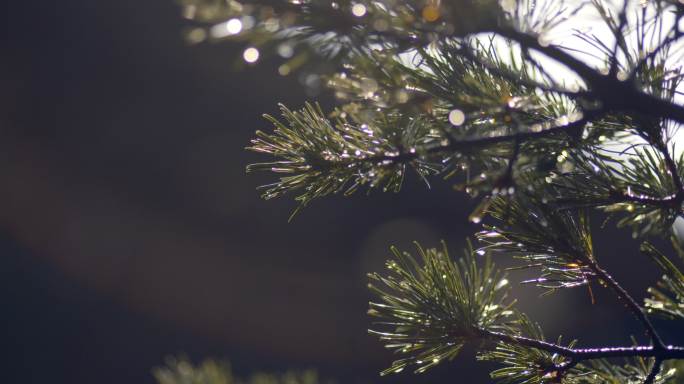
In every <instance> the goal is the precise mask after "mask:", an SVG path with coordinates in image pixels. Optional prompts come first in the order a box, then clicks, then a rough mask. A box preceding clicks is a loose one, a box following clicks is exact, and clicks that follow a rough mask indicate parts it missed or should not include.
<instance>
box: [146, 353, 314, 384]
mask: <svg viewBox="0 0 684 384" xmlns="http://www.w3.org/2000/svg"><path fill="white" fill-rule="evenodd" d="M152 373H153V374H154V377H155V378H156V379H157V382H158V383H159V384H319V383H320V382H321V381H320V380H319V379H318V374H317V373H316V371H312V370H308V371H303V372H286V373H282V374H272V373H254V374H252V375H251V376H249V377H248V378H244V379H243V378H239V377H236V376H235V375H234V374H233V371H232V369H231V367H230V364H229V363H228V362H225V361H224V362H220V361H216V360H211V359H210V360H205V361H203V362H202V363H200V364H197V365H195V364H193V363H192V362H191V361H190V360H188V359H187V358H184V357H169V358H167V359H166V366H162V367H157V368H155V369H154V370H153V372H152Z"/></svg>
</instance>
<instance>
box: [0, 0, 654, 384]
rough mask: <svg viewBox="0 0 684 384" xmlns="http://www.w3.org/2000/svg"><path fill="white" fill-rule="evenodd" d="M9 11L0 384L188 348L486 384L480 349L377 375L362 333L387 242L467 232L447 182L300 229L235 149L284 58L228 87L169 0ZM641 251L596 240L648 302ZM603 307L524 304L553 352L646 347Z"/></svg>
mask: <svg viewBox="0 0 684 384" xmlns="http://www.w3.org/2000/svg"><path fill="white" fill-rule="evenodd" d="M3 7H4V8H5V10H4V11H3V14H4V20H5V21H4V22H3V24H4V26H3V29H4V31H3V34H4V35H5V38H3V39H2V40H3V42H2V47H3V48H2V54H1V56H0V129H1V136H0V158H1V160H0V177H1V180H2V184H1V187H0V253H1V254H0V303H2V312H1V313H2V319H3V323H4V325H3V328H2V333H1V334H0V335H1V336H0V337H1V338H2V339H0V345H2V350H3V356H2V358H1V360H0V361H1V362H2V369H1V370H0V372H1V373H0V375H3V376H4V377H3V378H1V379H0V381H1V382H3V383H5V382H6V383H38V382H41V383H46V382H47V383H101V384H105V383H129V384H133V383H151V382H152V381H153V380H152V376H151V375H150V369H151V368H152V367H154V366H157V365H160V364H162V363H163V359H164V357H165V356H167V355H170V354H176V353H180V352H182V353H185V354H187V355H189V356H190V357H191V358H192V359H193V360H194V361H199V360H201V359H203V358H205V357H209V356H213V357H218V358H227V359H230V360H231V361H232V362H233V365H234V367H235V370H236V371H238V372H239V373H243V374H246V373H248V372H251V371H254V370H284V369H287V368H294V369H302V368H307V367H317V368H318V369H319V370H320V371H321V375H323V376H324V377H327V378H337V379H338V381H340V382H347V381H349V382H368V381H373V382H386V383H390V382H428V381H430V382H447V381H448V382H463V383H482V382H487V374H486V370H483V368H488V367H483V365H482V364H476V363H475V362H474V361H473V359H472V351H465V352H464V356H463V357H462V358H461V359H458V360H457V361H456V362H454V363H450V364H443V365H442V366H440V367H438V368H436V369H435V370H434V371H433V372H432V373H430V374H428V375H423V376H419V377H415V376H413V375H411V374H403V375H399V376H393V377H390V378H382V379H380V378H379V377H378V376H377V372H378V371H379V370H380V369H382V368H384V367H386V366H387V365H388V364H389V363H390V362H391V359H392V356H391V354H390V353H389V352H387V351H385V350H384V349H383V348H382V347H381V344H380V343H378V342H377V341H376V340H374V338H372V337H371V336H369V335H367V333H366V329H367V327H368V319H367V318H366V314H365V311H366V308H367V301H368V299H369V296H368V294H367V292H366V289H365V284H366V280H365V277H364V276H365V273H366V272H368V271H373V270H378V269H380V268H381V266H382V263H383V260H384V259H385V258H386V257H387V255H388V251H387V247H388V246H389V245H390V244H397V245H399V246H402V247H404V248H406V247H410V240H414V239H415V240H419V241H421V242H422V243H423V244H425V245H427V246H431V245H436V244H437V242H438V241H439V239H445V240H447V241H448V242H449V244H450V245H451V248H452V250H453V252H454V253H457V252H459V251H458V248H459V247H460V246H461V244H462V241H463V239H464V238H465V237H466V236H467V235H468V234H470V233H472V232H474V231H475V230H476V229H477V227H475V226H474V225H471V224H468V223H467V219H466V218H467V215H468V212H469V209H471V208H472V204H471V203H470V202H469V201H468V200H467V199H466V198H465V197H464V196H463V195H461V194H458V193H456V192H454V191H453V190H452V188H451V183H449V182H448V181H447V182H443V181H441V180H440V179H435V180H434V182H433V187H432V189H430V190H428V189H426V188H425V187H424V186H423V185H421V184H420V183H419V182H418V181H417V180H415V179H411V180H409V181H408V183H407V186H406V188H405V189H404V191H402V193H400V194H397V195H393V194H381V193H373V194H371V195H370V196H364V195H363V194H358V195H357V196H354V197H352V198H347V199H345V198H341V197H333V198H328V199H324V200H321V201H318V202H315V203H314V204H312V206H310V207H309V208H308V209H305V210H304V211H303V212H302V213H301V214H300V215H299V216H297V217H296V218H295V219H294V221H293V222H291V223H289V224H288V223H287V219H288V216H289V213H290V212H291V210H292V209H293V208H294V207H295V205H294V203H293V202H292V201H291V200H290V199H280V200H277V201H269V202H264V201H262V200H260V199H259V197H258V193H257V192H256V191H254V188H255V187H256V186H257V185H260V184H263V183H265V182H267V181H270V180H271V179H272V177H271V175H255V176H246V175H245V173H244V166H245V165H246V164H248V163H250V162H254V161H258V160H261V159H263V157H260V156H257V155H254V154H251V153H248V152H246V151H244V150H243V148H244V147H245V146H246V145H247V144H248V143H249V139H250V138H251V136H252V134H253V132H254V130H256V129H268V128H269V127H268V124H267V123H266V122H265V121H264V120H263V119H262V118H261V117H260V116H261V114H262V113H264V112H268V113H276V112H277V109H276V104H277V103H278V102H284V103H286V104H288V105H290V106H292V107H298V106H300V105H301V104H302V103H303V101H304V100H305V99H306V97H305V95H304V90H303V88H302V87H301V86H300V85H299V83H298V82H297V79H296V78H294V77H280V76H278V75H277V73H276V68H277V65H278V63H276V62H271V61H268V60H267V61H265V62H261V63H260V64H259V65H258V66H256V67H251V68H248V69H246V70H244V71H241V72H236V71H234V70H233V68H234V66H233V64H234V63H235V61H236V59H237V58H239V55H240V48H239V47H237V46H233V45H230V44H204V45H199V46H189V45H187V44H186V43H185V42H184V40H183V38H182V33H181V31H182V30H183V28H184V26H185V25H184V22H183V20H182V19H181V17H180V16H179V14H180V11H179V9H178V7H177V6H176V5H175V4H174V3H173V1H171V0H168V1H166V0H145V1H139V0H138V1H134V0H118V1H104V0H102V1H93V0H88V1H86V0H65V1H59V2H30V1H15V2H7V3H6V4H5V5H3ZM321 100H322V102H323V103H324V104H326V105H329V104H330V100H329V99H327V98H326V97H325V95H323V96H322V97H321ZM596 227H598V225H597V226H596ZM597 231H598V229H597ZM634 246H635V243H634V242H633V241H631V240H630V239H629V234H628V233H626V232H624V231H616V230H613V229H611V227H610V226H608V227H607V229H606V230H603V232H601V234H600V235H599V236H598V240H597V248H598V253H599V255H600V256H601V257H602V258H603V259H604V260H605V264H606V266H607V267H608V268H613V270H614V271H615V274H616V276H617V277H618V278H619V279H621V280H623V281H625V282H626V285H627V286H628V287H629V288H631V289H634V290H635V293H636V295H637V296H641V295H642V294H643V289H644V288H645V287H646V286H647V285H648V284H649V282H651V281H652V280H653V279H654V278H655V277H656V276H657V272H656V271H655V269H654V268H653V267H652V266H650V265H648V264H646V263H645V261H644V260H642V258H641V257H640V256H638V255H637V254H636V252H635V251H634V249H635V247H634ZM643 266H647V267H646V268H644V267H643ZM636 270H639V273H634V272H635V271H636ZM642 271H643V272H642ZM515 278H516V279H517V278H518V277H517V276H516V277H515ZM596 291H597V298H598V303H599V305H593V306H592V305H590V304H589V303H588V301H589V300H588V295H587V292H586V290H584V289H581V290H577V291H573V292H562V293H559V294H558V295H555V296H551V297H546V298H542V299H539V298H538V297H537V295H538V294H539V293H540V292H539V291H538V290H536V289H534V288H516V295H518V296H520V297H521V305H522V307H523V308H527V309H528V310H530V311H531V313H532V316H533V317H534V318H535V319H537V320H539V321H541V322H542V323H543V324H544V325H545V326H546V331H547V333H548V335H549V336H551V337H555V336H556V335H557V334H559V333H563V334H566V335H568V336H569V337H575V336H577V337H582V338H583V340H584V345H599V344H601V343H609V344H628V343H629V340H628V338H627V335H629V334H630V333H636V334H638V335H640V333H639V328H638V327H637V326H636V325H635V322H634V321H633V320H632V319H631V318H630V317H629V316H628V315H625V312H624V311H622V308H621V306H620V305H619V304H617V303H616V301H615V300H614V298H613V297H612V296H610V294H608V293H606V292H603V291H601V290H600V289H598V288H597V289H596Z"/></svg>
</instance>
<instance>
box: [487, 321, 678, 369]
mask: <svg viewBox="0 0 684 384" xmlns="http://www.w3.org/2000/svg"><path fill="white" fill-rule="evenodd" d="M477 331H478V335H479V336H480V337H482V338H483V339H488V340H494V341H503V342H506V343H511V344H517V345H523V346H526V347H530V348H535V349H539V350H543V351H547V352H551V353H557V354H559V355H562V356H565V357H568V358H570V359H572V360H573V361H574V362H580V361H583V360H595V359H604V358H614V357H655V358H656V359H659V360H660V361H664V360H674V359H683V358H684V347H680V346H671V345H669V346H664V347H663V349H658V348H655V347H653V346H633V347H602V348H568V347H563V346H561V345H558V344H554V343H549V342H547V341H543V340H537V339H530V338H528V337H524V336H518V335H509V334H506V333H501V332H495V331H490V330H486V329H478V330H477Z"/></svg>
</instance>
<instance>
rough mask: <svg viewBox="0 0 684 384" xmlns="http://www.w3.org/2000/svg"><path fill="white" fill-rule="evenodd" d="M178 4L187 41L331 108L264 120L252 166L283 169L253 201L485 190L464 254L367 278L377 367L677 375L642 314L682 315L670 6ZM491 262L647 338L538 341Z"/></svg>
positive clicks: (627, 378) (522, 375) (528, 1)
mask: <svg viewBox="0 0 684 384" xmlns="http://www.w3.org/2000/svg"><path fill="white" fill-rule="evenodd" d="M181 2H182V4H183V9H184V15H185V16H186V17H187V18H188V19H190V20H191V27H190V29H189V30H188V39H189V40H191V41H194V42H199V41H203V40H210V41H222V40H232V41H235V42H237V43H238V44H242V45H243V46H244V48H245V51H244V55H243V58H244V61H246V62H247V64H248V65H251V64H254V63H255V62H257V61H258V60H266V61H268V62H269V63H272V62H277V63H278V65H279V66H278V72H279V73H280V74H281V75H283V76H290V75H297V76H299V77H300V79H301V80H302V83H303V84H304V86H305V87H307V89H308V90H309V91H310V92H311V94H315V93H316V92H318V91H320V89H318V88H319V85H320V84H323V85H324V86H325V87H326V89H327V90H329V91H330V95H332V96H334V97H335V100H336V103H335V106H334V107H333V108H331V109H329V110H326V111H323V109H322V108H321V107H319V106H318V104H317V103H315V102H308V103H305V104H304V107H303V108H301V109H297V108H292V109H291V108H288V107H284V106H282V107H281V115H282V116H281V117H272V116H267V119H268V121H269V122H270V124H272V125H273V130H270V131H259V132H257V134H256V137H255V139H254V140H253V141H252V144H251V146H250V147H249V148H248V149H250V150H252V151H256V152H259V153H262V154H265V155H266V156H267V157H268V159H267V160H264V162H263V163H259V164H254V165H251V166H249V167H248V171H267V172H272V173H275V174H277V175H278V176H279V179H277V180H276V181H275V182H274V183H273V184H271V185H267V186H264V187H263V188H264V192H263V197H264V198H267V199H270V198H275V197H281V196H284V195H294V196H295V200H296V202H297V203H298V207H297V208H296V210H295V212H298V211H299V210H300V209H301V208H303V207H305V206H307V205H309V204H311V203H312V201H314V200H315V199H317V198H321V197H324V196H327V195H330V194H335V193H344V194H347V195H348V194H351V193H353V192H354V191H357V190H359V189H365V190H374V189H381V190H384V191H392V192H398V191H399V190H400V189H401V186H402V184H403V182H404V179H405V176H406V175H407V173H408V172H415V173H416V174H417V175H418V176H419V178H420V179H423V180H424V181H426V182H428V181H430V182H432V179H436V178H435V177H434V176H435V175H437V176H439V177H441V178H451V179H450V181H449V182H450V183H455V184H456V185H457V186H458V189H460V190H463V191H464V192H466V194H467V195H469V196H471V197H474V198H477V199H478V204H477V208H476V209H475V210H474V211H473V212H472V214H471V215H470V220H471V221H472V222H474V223H482V225H483V228H482V230H481V231H480V232H478V233H477V235H476V237H477V240H478V244H477V245H476V246H475V250H473V249H470V248H468V249H466V250H465V255H464V256H463V257H462V258H458V259H455V258H452V257H450V256H449V254H448V253H447V251H446V248H445V247H442V248H441V249H423V248H421V247H418V250H417V253H418V257H414V256H412V255H410V254H408V253H404V252H399V251H397V250H393V253H394V259H393V260H391V261H389V262H388V268H389V274H388V275H387V276H384V275H381V274H377V273H373V274H370V275H369V276H370V280H371V285H370V286H371V290H372V291H373V293H374V294H375V296H376V299H375V300H374V301H373V302H372V303H371V304H370V310H369V313H370V314H371V315H372V316H373V317H374V318H375V319H377V320H378V322H377V323H375V325H374V328H373V331H371V333H373V334H375V335H377V336H378V337H379V338H380V339H381V340H382V341H383V342H385V344H386V346H387V347H388V348H390V349H392V350H394V351H395V352H396V353H397V355H399V356H398V358H397V359H396V360H395V361H394V363H393V364H392V365H391V366H390V367H389V368H388V369H386V370H385V371H383V373H397V372H400V371H402V370H404V369H405V368H408V367H410V369H411V370H414V371H416V372H423V371H425V370H427V369H429V368H431V367H433V366H435V365H437V364H441V363H443V362H445V361H449V360H451V359H453V358H454V357H456V356H457V355H458V354H459V352H460V350H461V349H462V347H463V345H465V344H471V345H473V346H475V347H476V348H478V350H479V351H480V352H479V354H478V359H480V360H486V361H490V362H496V363H499V364H500V367H499V368H497V369H496V370H494V371H493V372H492V374H491V376H492V378H493V379H494V380H496V381H500V382H503V383H586V384H599V383H645V384H651V383H676V382H680V383H681V382H684V381H682V378H681V369H679V370H678V368H679V366H681V361H682V359H684V347H682V346H676V345H670V344H669V343H670V342H676V341H670V340H668V341H665V340H663V339H662V337H661V336H660V334H659V332H658V330H657V329H656V327H655V326H654V324H653V323H652V322H651V316H653V315H659V316H661V317H664V318H666V319H667V320H668V321H672V322H681V321H683V320H684V319H683V317H684V274H683V273H682V270H681V268H682V263H683V262H684V259H683V258H682V257H681V255H682V252H681V249H680V248H679V246H678V244H679V240H678V241H673V247H672V248H671V249H668V250H663V251H659V250H656V248H655V247H654V246H653V245H651V244H650V243H648V241H650V240H653V239H652V238H656V239H657V238H668V237H671V234H672V226H673V223H674V222H675V220H676V219H677V218H678V217H680V216H682V214H683V208H682V204H683V203H684V182H683V180H684V156H683V155H682V152H681V151H679V150H678V148H677V147H678V145H676V138H677V135H678V131H679V128H680V127H681V125H682V124H683V123H684V106H683V105H682V104H681V102H682V97H684V93H683V92H684V89H683V87H682V78H683V76H684V72H683V71H682V65H681V63H682V62H684V60H682V59H683V58H684V55H683V52H684V49H683V48H684V37H683V36H684V4H683V3H682V2H681V1H679V0H501V1H498V0H336V1H331V0H290V1H284V0H283V1H281V0H244V1H236V0H181ZM588 22H589V23H590V24H591V26H586V25H584V24H586V23H588ZM597 215H599V216H604V217H605V218H612V217H615V218H616V225H617V226H618V227H627V228H630V229H631V232H632V235H633V236H634V237H637V238H642V239H643V241H644V243H643V245H642V252H643V253H645V254H646V255H648V256H649V257H650V258H651V259H652V260H653V261H654V264H653V265H654V266H655V267H656V268H659V269H660V270H661V271H662V274H663V276H662V278H661V279H660V280H659V281H658V282H657V283H656V284H655V286H654V287H653V288H651V289H650V290H649V292H648V293H647V295H650V296H649V297H648V298H646V299H645V301H644V302H643V303H641V302H640V301H639V300H637V299H635V298H634V296H633V295H632V293H630V292H627V290H625V289H624V287H623V286H622V285H621V284H620V283H619V282H618V281H617V280H615V279H614V278H613V277H612V275H611V274H610V273H609V272H608V271H606V270H605V269H603V267H602V264H601V262H602V260H601V255H596V254H595V251H594V248H593V242H592V237H594V236H597V233H600V230H601V227H600V226H596V225H594V226H592V225H590V223H589V219H588V218H589V217H594V216H597ZM672 255H675V256H674V257H673V256H672ZM678 256H679V257H678ZM492 257H497V258H501V257H509V258H513V259H514V260H517V262H519V265H518V266H517V267H516V268H525V269H532V270H535V271H538V275H537V276H536V277H535V278H533V279H530V280H526V281H523V283H529V284H533V285H537V286H539V287H541V288H542V290H543V291H542V292H553V291H557V290H559V289H565V288H572V287H578V286H582V287H585V288H586V289H588V290H589V292H592V291H591V290H592V289H593V288H592V285H593V286H595V287H605V288H606V289H607V290H609V291H611V292H613V293H614V294H615V295H616V296H617V297H619V298H620V300H622V301H623V303H624V305H625V307H626V308H627V310H628V311H629V312H631V314H632V315H633V316H634V317H636V319H637V320H638V321H639V323H640V324H641V326H642V327H643V329H644V333H645V335H646V336H648V339H649V342H648V344H645V345H632V346H620V347H612V346H608V347H606V346H604V347H598V348H594V347H580V345H582V346H583V345H585V342H584V341H575V340H573V341H571V342H569V343H563V339H561V338H560V337H557V338H554V339H548V340H553V341H547V339H545V338H544V335H543V333H542V331H541V328H540V327H539V326H538V325H537V324H536V323H534V321H533V320H531V319H529V318H528V317H527V316H526V315H524V314H522V313H520V312H519V311H518V310H517V309H515V307H514V306H513V304H514V301H513V300H510V299H508V297H509V296H510V295H509V292H508V288H509V284H504V282H507V278H505V277H504V275H503V274H502V273H501V272H499V271H497V270H496V268H495V267H494V265H493V263H492V262H491V258H492ZM599 289H601V288H599ZM679 325H681V323H680V324H679Z"/></svg>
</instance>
